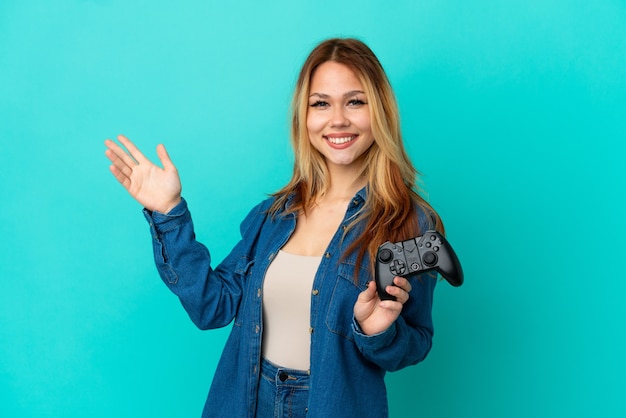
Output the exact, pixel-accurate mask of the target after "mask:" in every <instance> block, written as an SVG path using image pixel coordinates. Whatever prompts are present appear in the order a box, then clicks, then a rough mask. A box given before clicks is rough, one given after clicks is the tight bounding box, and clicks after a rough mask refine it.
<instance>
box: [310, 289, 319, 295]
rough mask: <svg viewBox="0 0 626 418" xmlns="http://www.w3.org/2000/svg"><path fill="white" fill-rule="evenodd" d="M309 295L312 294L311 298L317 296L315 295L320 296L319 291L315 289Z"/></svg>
mask: <svg viewBox="0 0 626 418" xmlns="http://www.w3.org/2000/svg"><path fill="white" fill-rule="evenodd" d="M311 293H313V296H317V295H319V294H320V291H319V290H317V289H313V292H311Z"/></svg>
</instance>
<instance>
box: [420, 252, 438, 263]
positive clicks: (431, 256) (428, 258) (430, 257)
mask: <svg viewBox="0 0 626 418" xmlns="http://www.w3.org/2000/svg"><path fill="white" fill-rule="evenodd" d="M423 261H424V264H426V265H427V266H434V265H435V264H437V254H435V253H433V252H427V253H426V254H424V259H423Z"/></svg>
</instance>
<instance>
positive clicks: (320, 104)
mask: <svg viewBox="0 0 626 418" xmlns="http://www.w3.org/2000/svg"><path fill="white" fill-rule="evenodd" d="M310 106H311V107H327V106H328V102H325V101H323V100H316V101H315V102H313V103H311V104H310Z"/></svg>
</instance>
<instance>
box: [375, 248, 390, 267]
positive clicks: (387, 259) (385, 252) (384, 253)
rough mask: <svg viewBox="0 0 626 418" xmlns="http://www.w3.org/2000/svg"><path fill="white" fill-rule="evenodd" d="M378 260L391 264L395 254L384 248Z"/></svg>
mask: <svg viewBox="0 0 626 418" xmlns="http://www.w3.org/2000/svg"><path fill="white" fill-rule="evenodd" d="M378 260H380V262H381V263H385V264H386V263H389V262H390V261H391V260H393V253H392V252H391V250H389V249H387V248H383V249H382V250H380V252H379V253H378Z"/></svg>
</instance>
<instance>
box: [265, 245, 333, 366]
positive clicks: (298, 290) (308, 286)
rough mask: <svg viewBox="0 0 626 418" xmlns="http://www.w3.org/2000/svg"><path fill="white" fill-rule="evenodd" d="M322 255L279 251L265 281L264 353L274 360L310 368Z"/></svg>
mask: <svg viewBox="0 0 626 418" xmlns="http://www.w3.org/2000/svg"><path fill="white" fill-rule="evenodd" d="M321 260H322V257H310V256H303V255H294V254H289V253H286V252H284V251H279V252H278V254H277V255H276V258H274V260H273V261H272V263H271V264H270V266H269V267H268V269H267V273H266V274H265V281H264V283H263V340H262V341H263V342H262V344H263V345H262V350H263V356H264V357H265V358H266V359H267V360H269V361H271V362H272V363H274V364H277V365H280V366H283V367H286V368H289V369H296V370H308V369H309V367H310V361H309V355H310V350H311V347H310V345H311V332H310V327H311V291H312V288H313V279H314V278H315V273H316V272H317V268H318V267H319V265H320V262H321Z"/></svg>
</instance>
